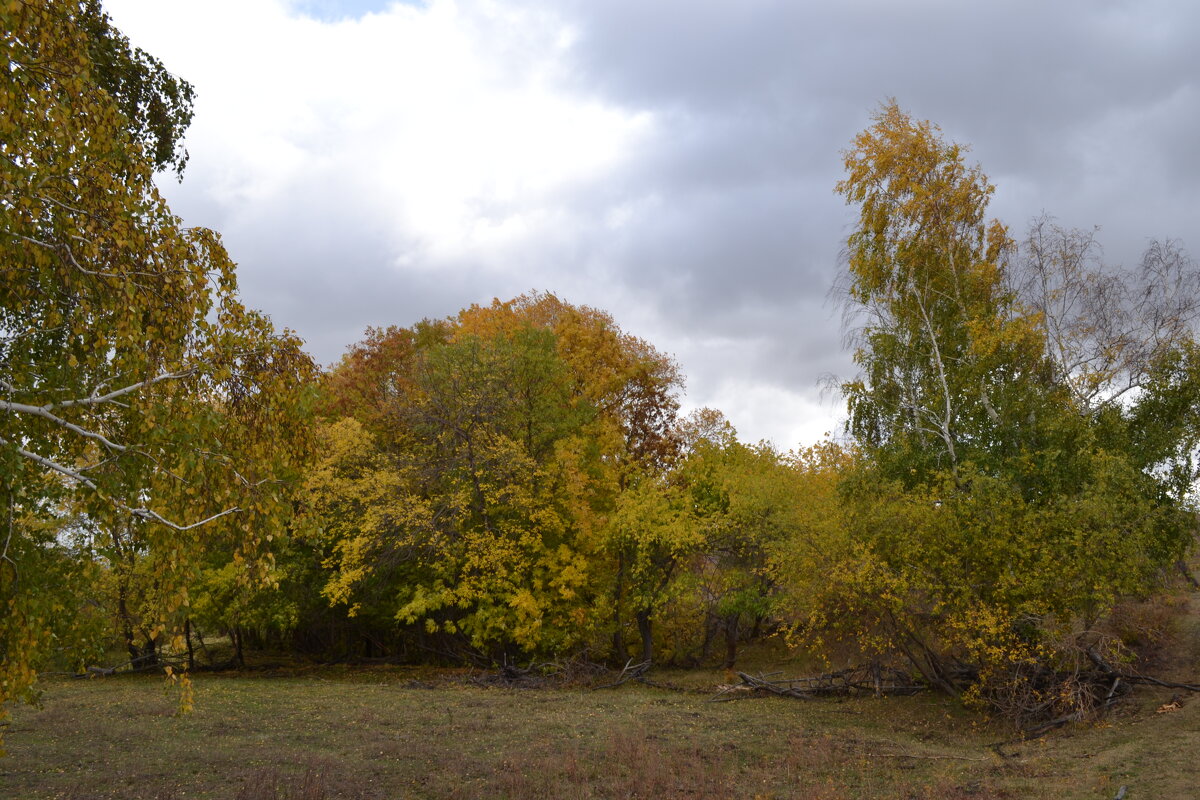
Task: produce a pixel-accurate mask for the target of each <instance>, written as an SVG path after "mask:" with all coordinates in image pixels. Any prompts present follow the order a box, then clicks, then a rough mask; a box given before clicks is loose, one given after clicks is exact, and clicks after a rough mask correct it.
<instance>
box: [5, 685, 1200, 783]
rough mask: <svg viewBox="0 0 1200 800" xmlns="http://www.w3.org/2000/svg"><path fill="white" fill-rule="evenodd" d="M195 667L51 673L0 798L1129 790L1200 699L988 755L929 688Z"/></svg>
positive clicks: (1175, 748) (24, 718)
mask: <svg viewBox="0 0 1200 800" xmlns="http://www.w3.org/2000/svg"><path fill="white" fill-rule="evenodd" d="M661 677H662V678H663V679H665V680H670V681H671V682H673V683H676V684H679V685H699V684H702V683H704V682H705V681H707V682H708V684H709V685H712V684H716V683H718V682H720V681H722V680H723V676H722V675H721V674H720V673H719V672H708V673H699V672H692V673H687V674H683V673H680V674H677V675H665V676H661ZM418 679H419V680H418ZM196 684H197V708H196V712H195V713H194V714H192V715H190V716H188V717H183V718H180V717H176V716H174V711H175V701H174V698H173V697H172V696H170V695H168V694H167V693H165V692H164V689H163V682H162V680H161V679H155V678H152V677H145V676H141V677H132V676H131V677H111V678H103V679H95V680H86V681H85V680H79V681H73V680H61V681H57V682H52V683H49V684H48V685H47V693H46V698H45V705H44V707H43V708H42V709H40V710H38V709H33V708H28V707H18V708H16V709H14V712H15V713H14V722H13V725H12V726H11V728H10V730H9V732H8V734H7V744H8V748H9V751H10V756H9V757H7V758H5V759H3V760H0V797H5V798H9V797H11V798H29V799H30V800H36V799H37V798H69V799H70V800H108V799H109V798H132V799H134V800H137V799H138V798H146V799H147V800H193V799H200V798H211V799H214V800H215V799H216V798H221V800H335V798H354V799H355V800H376V799H378V800H382V799H383V798H388V799H389V800H390V799H391V798H457V799H459V800H469V799H470V798H489V799H490V800H491V799H494V798H653V799H654V800H673V799H674V798H689V799H691V800H697V799H699V800H704V799H705V798H739V797H744V798H764V799H765V798H818V799H819V800H821V799H823V800H841V799H842V798H914V799H915V798H933V799H934V800H966V799H967V798H973V799H974V800H979V799H981V798H1014V799H1016V798H1020V799H1021V800H1027V798H1043V797H1044V798H1097V799H1098V798H1105V797H1112V796H1113V794H1115V792H1116V791H1117V788H1118V787H1119V786H1121V785H1128V786H1129V787H1130V789H1129V793H1128V795H1127V797H1128V798H1129V800H1137V799H1138V798H1144V797H1145V798H1148V797H1188V796H1191V795H1192V793H1193V792H1194V787H1195V786H1197V785H1200V774H1198V772H1197V770H1198V767H1197V765H1196V764H1195V763H1194V762H1195V761H1196V759H1195V758H1194V756H1193V754H1194V753H1196V752H1200V698H1196V699H1195V700H1191V701H1187V702H1185V704H1184V707H1183V708H1182V709H1181V710H1179V711H1175V712H1173V713H1169V714H1155V713H1154V710H1155V707H1156V706H1157V705H1158V704H1160V703H1162V702H1163V701H1164V699H1165V697H1166V695H1169V694H1170V693H1169V692H1165V693H1161V694H1164V696H1162V697H1160V696H1159V694H1160V693H1155V692H1149V691H1145V692H1142V693H1140V694H1138V695H1137V696H1135V699H1134V700H1133V701H1132V702H1131V703H1129V704H1127V705H1125V706H1123V707H1122V709H1121V710H1120V711H1119V713H1118V714H1117V715H1115V716H1114V717H1113V718H1111V719H1110V720H1109V721H1108V722H1107V723H1105V724H1103V725H1099V726H1097V725H1087V726H1079V727H1076V728H1073V729H1069V730H1066V731H1064V732H1062V733H1060V734H1056V735H1055V736H1054V737H1052V738H1049V739H1046V740H1040V741H1037V742H1031V743H1023V744H1019V745H1012V746H1009V747H1006V748H1004V750H1003V752H1004V755H1003V756H1001V755H999V754H997V753H996V752H995V751H994V750H993V749H991V748H990V747H989V745H990V744H991V743H994V742H996V741H998V740H1000V739H1004V738H1006V737H1007V736H1008V735H1009V733H1008V732H1007V731H1006V730H1005V729H1003V728H1001V727H999V726H994V725H991V724H989V723H987V722H986V721H982V720H980V719H979V718H978V717H975V716H972V715H970V714H968V713H966V712H963V711H962V710H961V709H959V708H958V707H957V706H955V705H954V704H953V703H952V702H950V701H948V700H946V699H943V698H940V697H936V696H933V695H927V696H919V697H911V698H894V699H885V700H876V699H873V698H864V699H859V700H852V701H845V702H801V701H796V700H786V699H781V698H764V699H747V700H739V701H734V702H726V703H709V702H706V699H707V697H706V695H704V694H700V693H693V692H669V691H661V690H657V689H652V688H648V687H644V686H640V685H632V684H631V685H627V686H624V687H621V688H620V689H616V690H611V691H588V690H584V689H574V690H571V689H539V690H532V691H522V690H515V691H514V690H504V689H497V688H485V687H479V686H474V685H471V684H470V683H469V682H467V681H464V680H462V679H461V676H449V677H446V678H441V679H439V678H437V677H436V676H432V675H430V674H428V673H427V672H422V673H416V672H413V671H409V670H403V669H384V668H379V669H369V670H368V669H360V670H349V671H341V670H323V671H312V672H310V673H306V674H303V675H300V676H296V675H294V674H293V675H291V676H276V677H262V676H246V675H242V676H237V675H202V676H200V677H198V678H197V680H196ZM430 686H432V687H433V688H428V687H430Z"/></svg>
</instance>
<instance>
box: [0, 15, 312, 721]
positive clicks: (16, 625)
mask: <svg viewBox="0 0 1200 800" xmlns="http://www.w3.org/2000/svg"><path fill="white" fill-rule="evenodd" d="M0 27H2V30H3V38H2V44H0V47H2V48H3V52H4V58H5V60H4V66H3V68H0V98H2V106H3V109H4V113H3V114H2V115H0V254H2V256H3V257H2V259H0V493H2V499H3V502H4V505H5V515H4V520H5V522H4V527H3V529H2V530H0V608H3V613H0V705H2V704H3V703H5V702H7V701H9V700H11V699H13V698H18V697H29V696H30V692H31V691H32V687H33V685H34V676H35V670H36V667H37V665H38V664H39V662H40V659H41V658H42V657H43V656H44V655H45V649H46V646H47V643H48V641H49V639H50V636H51V634H52V632H53V629H54V625H55V624H57V623H55V622H54V620H56V619H59V618H62V617H64V616H69V615H70V614H71V613H73V612H74V611H75V610H76V609H77V608H78V606H79V605H81V601H82V599H83V598H79V597H76V598H75V599H74V602H70V601H68V600H65V599H64V597H63V592H62V591H60V589H61V587H60V586H58V585H56V584H55V581H56V580H57V578H56V576H58V575H61V574H62V569H61V566H56V564H59V562H62V561H63V560H64V559H66V560H67V561H68V562H70V561H71V560H74V561H75V563H78V564H80V565H81V566H80V569H90V568H91V566H93V565H95V564H99V565H101V566H104V565H105V563H107V564H108V565H109V567H110V568H111V569H114V570H116V569H118V561H120V559H121V555H120V553H121V552H124V553H136V554H138V557H139V558H147V559H149V561H148V562H147V564H148V565H150V566H151V567H152V568H153V569H154V570H156V571H157V577H158V579H159V580H158V582H159V583H160V584H161V585H162V586H172V587H174V589H173V590H172V591H164V592H160V596H161V597H162V600H161V602H160V603H158V606H159V608H158V612H156V614H155V615H154V616H155V617H157V618H155V619H147V620H145V624H146V626H147V629H148V630H150V631H152V632H153V633H154V635H160V634H161V633H162V632H163V631H164V630H165V628H164V625H165V622H164V620H165V618H166V617H167V616H169V615H170V614H173V613H174V612H175V611H176V610H177V609H178V607H179V606H180V605H182V604H183V603H185V602H186V595H185V593H184V590H183V586H184V583H185V582H186V575H187V573H188V571H189V566H188V565H189V564H190V563H191V561H192V558H193V556H194V555H195V554H196V553H197V552H199V551H201V550H203V549H205V548H206V547H207V546H208V544H209V541H210V540H211V539H212V537H220V538H221V539H222V540H223V541H226V542H228V543H229V549H230V551H231V552H232V553H235V554H236V557H237V558H239V559H242V560H249V559H250V557H251V555H252V554H253V553H255V552H257V551H260V550H261V549H262V545H263V544H265V541H266V540H267V539H270V538H271V537H272V535H273V531H275V530H277V526H278V525H279V523H280V522H281V520H282V519H283V518H285V517H287V516H288V515H289V514H290V510H291V506H292V504H291V500H290V493H291V492H292V491H294V488H295V486H296V483H295V479H296V477H297V475H298V471H299V469H300V467H301V466H302V463H303V461H304V459H305V458H306V454H307V452H308V436H309V434H308V432H307V428H306V426H304V425H298V424H297V421H298V420H301V419H302V418H303V415H304V410H305V400H304V395H305V392H306V389H305V387H306V386H307V385H308V384H309V383H310V379H311V378H312V377H313V376H314V368H313V365H312V362H311V360H310V359H309V358H308V356H307V355H306V354H304V353H303V352H302V350H301V349H300V342H299V340H298V339H297V338H296V337H295V336H293V335H291V334H290V333H288V332H286V331H285V332H283V333H279V332H277V331H275V329H274V328H273V326H272V325H271V323H270V321H269V320H268V319H266V318H265V317H264V316H262V315H260V314H258V313H256V312H254V311H251V310H249V309H246V308H245V307H244V306H243V305H242V304H241V302H240V301H239V299H238V296H237V282H236V277H235V272H234V264H233V262H232V261H231V260H230V259H229V256H228V255H227V253H226V252H225V249H224V248H223V247H222V245H221V242H220V238H219V237H218V235H217V234H215V233H213V232H212V231H208V230H204V229H198V228H187V227H185V226H184V225H183V224H182V223H181V221H180V220H179V219H178V218H177V217H175V216H174V215H173V214H172V213H171V211H170V209H169V208H168V207H167V205H166V203H165V202H164V201H163V199H162V198H161V197H160V196H159V194H158V192H157V190H156V189H155V187H154V183H153V175H154V171H155V170H156V169H157V168H162V167H166V166H174V167H176V169H177V170H182V167H183V163H184V161H185V160H186V154H185V153H184V152H183V150H182V147H181V146H180V137H181V135H182V132H183V130H184V128H186V127H187V124H188V122H189V121H190V119H191V98H192V92H191V88H190V87H189V86H188V85H187V84H186V83H184V82H183V81H180V80H178V79H176V78H174V77H173V76H171V75H170V73H168V72H167V71H166V70H165V69H164V68H163V67H162V65H161V64H160V63H159V62H157V61H156V60H155V59H153V58H152V57H151V56H149V55H147V54H146V53H144V52H142V51H141V50H137V49H136V48H132V47H131V46H130V45H129V43H128V41H127V40H126V39H125V38H124V37H123V36H121V34H120V33H119V32H118V31H116V30H115V29H113V28H112V27H111V25H110V24H109V22H108V19H107V17H106V16H105V15H104V13H103V12H102V11H101V9H100V8H99V4H98V3H96V2H50V1H49V0H20V1H19V2H6V3H2V4H0ZM76 515H81V518H82V519H83V520H85V522H86V524H87V526H90V528H91V529H92V530H93V531H96V532H97V535H96V536H95V537H85V539H86V541H87V542H88V546H87V547H83V548H67V547H66V542H67V539H68V537H65V536H63V535H60V534H61V531H62V529H63V528H64V526H68V525H70V520H71V519H73V518H77V517H76ZM76 541H79V540H78V539H77V540H76ZM118 551H120V552H118Z"/></svg>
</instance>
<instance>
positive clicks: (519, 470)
mask: <svg viewBox="0 0 1200 800" xmlns="http://www.w3.org/2000/svg"><path fill="white" fill-rule="evenodd" d="M675 380H676V378H675V373H674V369H673V366H672V365H671V364H670V362H669V361H667V360H666V359H664V358H663V357H662V356H661V355H659V354H657V353H655V352H654V351H653V349H652V348H649V347H648V346H647V345H645V343H643V342H640V341H639V340H636V339H633V338H632V337H627V336H625V335H624V334H622V333H621V332H620V330H619V329H618V328H617V327H616V326H615V325H614V324H613V322H612V320H611V319H610V318H608V317H607V315H604V314H601V313H600V312H596V311H593V310H591V309H580V308H575V307H572V306H569V305H567V304H565V303H562V302H561V301H559V300H558V299H557V298H555V297H553V296H546V295H534V296H530V297H522V298H518V299H516V300H514V301H511V302H509V303H499V302H497V303H495V304H493V305H492V306H491V307H487V308H481V307H473V308H470V309H467V310H465V311H463V312H462V313H461V314H459V315H458V317H457V318H455V319H452V320H446V321H442V322H426V323H422V324H420V325H417V326H415V327H414V328H412V329H407V330H400V329H389V330H387V331H370V332H368V338H367V340H366V341H365V342H364V343H362V344H360V345H358V346H356V347H355V348H353V349H352V350H351V352H350V353H349V354H348V355H347V356H346V358H345V359H344V360H343V363H342V364H341V365H340V366H339V367H338V368H337V369H335V370H334V371H333V372H332V373H331V374H330V375H329V376H328V377H327V380H326V384H325V387H326V388H325V391H324V393H323V400H322V405H323V407H324V408H325V409H326V413H327V414H328V415H329V421H328V423H327V424H326V426H325V428H324V431H325V435H326V437H327V438H326V446H325V447H324V448H323V452H324V456H323V458H322V459H321V461H320V464H319V465H318V468H317V471H315V472H314V473H312V474H311V476H310V481H309V484H310V487H311V489H312V491H313V496H314V498H315V501H316V508H315V510H316V512H317V517H318V519H319V525H320V528H321V530H322V534H321V535H322V536H323V537H324V545H323V547H324V549H325V551H326V552H327V553H328V557H327V560H326V566H327V568H328V569H329V570H330V571H331V572H330V576H329V579H328V581H327V583H326V585H325V589H324V592H325V594H326V596H327V597H328V598H329V599H330V600H331V601H332V602H334V603H335V604H339V605H343V604H344V605H345V606H346V607H347V608H348V610H349V612H350V613H351V614H353V615H361V614H365V615H367V616H369V617H371V618H375V619H381V618H386V617H388V616H391V617H392V618H394V620H395V621H396V622H398V623H399V624H400V625H401V626H409V629H410V631H411V633H412V635H414V636H420V635H426V636H439V637H449V638H451V639H457V640H458V641H460V642H462V643H464V644H466V645H468V646H469V647H470V648H471V649H473V650H474V651H476V652H481V653H485V654H490V655H494V654H507V653H510V652H511V653H516V652H518V651H522V652H527V653H535V652H561V651H563V650H567V649H571V648H577V647H581V646H583V645H584V644H586V643H588V642H589V641H591V640H592V639H593V638H594V636H595V633H596V631H597V629H598V628H599V627H600V626H601V625H602V624H603V621H604V615H605V610H604V609H605V604H604V603H603V602H601V601H600V599H599V598H600V596H601V595H602V593H603V591H602V590H603V585H604V583H605V582H606V580H607V579H608V578H607V572H608V569H609V567H608V565H607V564H606V563H605V560H604V558H603V556H604V553H605V552H606V551H605V542H606V538H605V537H606V536H608V535H609V532H610V528H609V527H608V518H609V515H610V513H611V512H612V511H613V509H614V507H615V505H614V503H615V502H616V500H615V498H616V495H617V493H618V487H619V485H620V484H621V482H622V481H623V480H624V479H625V478H624V477H623V476H625V475H627V474H629V473H630V471H631V470H634V469H636V468H638V465H643V464H649V463H653V462H654V461H655V460H656V459H661V458H663V457H664V456H665V453H666V452H667V448H668V445H667V444H665V443H667V442H669V441H670V438H669V431H668V430H666V429H665V426H664V424H663V420H665V419H669V418H670V415H671V414H672V413H673V409H674V406H673V405H672V404H671V403H673V398H671V396H670V390H671V387H672V386H673V385H674V382H675ZM664 404H665V405H664ZM343 415H348V416H343ZM393 624H394V623H393ZM421 631H424V634H421Z"/></svg>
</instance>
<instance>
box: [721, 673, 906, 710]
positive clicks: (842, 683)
mask: <svg viewBox="0 0 1200 800" xmlns="http://www.w3.org/2000/svg"><path fill="white" fill-rule="evenodd" d="M736 674H737V676H738V678H740V679H741V681H742V682H741V683H740V684H733V685H731V686H722V687H720V689H719V690H718V692H717V693H716V694H715V695H714V696H713V697H712V698H711V700H713V701H721V700H733V699H736V697H738V696H747V695H751V696H752V695H754V694H756V693H757V694H762V693H769V694H776V695H779V696H781V697H794V698H797V699H801V700H811V699H813V698H816V697H847V696H850V695H861V694H873V695H876V696H884V695H911V694H916V693H917V692H920V691H924V690H925V689H927V688H928V686H926V685H924V684H920V683H916V682H914V681H913V678H912V676H910V675H909V674H908V673H906V672H904V671H902V670H898V669H894V668H892V667H882V666H880V665H878V664H867V665H862V666H857V667H851V668H850V669H844V670H839V671H838V672H829V673H826V674H824V675H814V676H811V677H805V678H785V679H782V680H771V679H770V678H771V675H776V674H778V673H771V675H749V674H747V673H745V672H739V673H736Z"/></svg>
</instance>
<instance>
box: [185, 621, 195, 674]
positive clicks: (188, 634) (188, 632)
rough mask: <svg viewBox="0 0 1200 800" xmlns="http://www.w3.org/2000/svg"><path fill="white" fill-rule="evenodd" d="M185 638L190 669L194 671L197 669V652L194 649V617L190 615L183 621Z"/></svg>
mask: <svg viewBox="0 0 1200 800" xmlns="http://www.w3.org/2000/svg"><path fill="white" fill-rule="evenodd" d="M183 640H184V641H185V642H187V654H188V662H187V664H188V671H189V672H192V671H194V670H195V669H196V653H195V651H194V650H192V618H191V617H188V618H187V619H185V620H184V621H183Z"/></svg>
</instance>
